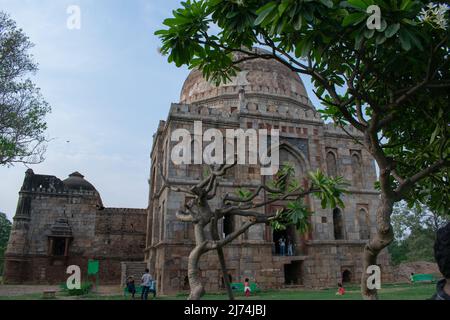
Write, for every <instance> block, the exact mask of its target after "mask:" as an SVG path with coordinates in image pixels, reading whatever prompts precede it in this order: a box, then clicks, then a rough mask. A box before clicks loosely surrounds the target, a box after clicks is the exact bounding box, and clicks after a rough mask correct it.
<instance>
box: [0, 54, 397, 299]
mask: <svg viewBox="0 0 450 320" xmlns="http://www.w3.org/2000/svg"><path fill="white" fill-rule="evenodd" d="M238 58H239V57H238ZM240 69H241V71H240V72H239V73H238V74H237V76H236V77H234V78H233V79H232V81H230V82H229V83H227V84H222V85H220V86H219V87H216V86H214V85H213V84H211V83H209V82H208V81H206V80H205V79H203V77H202V74H201V73H200V72H199V71H197V70H194V71H192V72H191V73H190V75H189V76H188V78H187V79H186V81H185V83H184V86H183V89H182V92H181V96H180V102H179V103H176V104H172V105H171V107H170V111H169V114H168V118H167V120H166V121H161V122H160V125H159V127H158V130H157V132H156V133H155V135H154V140H153V146H152V151H151V171H150V172H151V175H150V179H149V186H150V190H149V205H148V209H145V210H144V209H114V208H104V207H103V204H102V200H101V197H100V194H99V192H98V191H97V190H96V188H95V187H94V186H93V185H92V184H91V183H89V182H88V181H87V180H86V179H84V177H83V176H82V175H81V174H80V173H78V172H75V173H73V174H71V175H70V176H69V178H68V179H66V180H64V181H61V180H60V179H58V178H56V177H54V176H45V175H37V174H34V172H33V171H31V170H29V171H27V173H26V176H25V179H24V183H23V187H22V189H21V190H20V193H19V195H20V197H19V203H18V207H17V212H16V215H15V217H14V224H13V228H12V233H11V237H10V242H9V245H8V249H7V253H6V260H5V274H4V279H5V282H6V283H24V282H33V283H58V282H61V281H63V280H64V279H66V278H67V275H66V274H65V270H66V268H67V266H68V265H71V264H76V265H80V266H81V267H82V270H86V265H87V261H88V260H89V259H96V260H100V280H101V281H102V282H101V283H118V282H119V281H120V280H121V279H122V281H123V279H125V278H126V276H128V275H134V276H136V277H139V276H140V275H141V274H142V272H143V269H144V268H145V267H146V266H147V267H149V268H150V270H151V274H152V275H153V277H154V278H155V279H156V280H157V290H158V292H159V294H173V293H177V292H180V291H183V290H187V289H188V288H189V284H188V278H187V265H188V264H187V262H188V256H189V253H190V251H191V250H192V248H193V245H194V235H193V226H192V224H190V223H184V222H181V221H178V220H177V219H176V212H177V211H178V210H180V209H182V208H183V207H184V205H185V204H186V203H187V202H189V201H190V200H191V199H190V198H189V197H187V196H186V195H185V194H182V193H176V192H173V191H171V190H169V189H168V188H163V183H162V177H161V175H160V172H159V168H161V170H162V172H163V174H164V175H165V176H166V177H167V179H168V180H169V181H170V182H171V184H174V185H180V186H190V185H193V184H195V183H197V182H198V181H199V179H201V177H202V175H203V173H204V169H205V167H204V166H203V165H201V164H192V165H186V164H183V165H175V164H174V163H173V162H172V161H171V150H172V148H173V146H174V145H175V144H176V143H177V142H176V141H171V136H172V133H173V132H174V131H175V130H177V129H186V130H188V131H189V132H191V133H192V134H194V122H196V121H201V122H202V125H203V130H207V129H208V128H214V129H218V130H220V131H221V132H224V133H225V131H226V130H227V129H243V130H248V129H257V130H258V129H267V130H269V131H270V130H271V129H278V130H279V132H280V152H279V153H280V163H284V162H289V163H290V164H291V165H292V166H293V167H294V168H295V173H296V177H297V178H298V180H299V181H302V180H303V179H304V178H305V177H306V175H307V172H308V171H313V170H314V171H315V170H317V169H320V170H322V171H323V172H326V173H328V175H330V176H343V177H344V178H346V179H347V180H348V181H350V182H351V186H350V188H349V191H350V193H349V194H347V195H345V197H344V203H345V208H344V209H341V208H335V209H326V210H323V209H322V208H321V205H320V203H319V202H318V201H317V200H316V199H315V198H313V197H309V198H307V199H306V203H307V204H308V205H309V207H310V209H311V210H312V211H314V212H315V213H314V215H313V216H312V217H311V221H310V222H311V229H310V232H309V233H308V234H299V233H298V232H297V231H296V230H295V229H294V228H288V229H287V230H285V231H283V232H275V231H273V230H272V229H271V228H270V227H268V226H265V225H255V226H253V227H252V228H251V229H249V230H248V231H247V232H246V233H245V234H243V235H242V236H240V237H239V238H238V239H236V240H235V241H233V242H232V243H231V244H230V245H228V246H227V247H226V248H225V255H226V261H227V265H228V268H229V273H230V274H229V276H230V279H231V281H232V282H241V281H243V279H245V278H246V277H248V278H250V279H251V281H252V282H256V283H257V284H258V286H259V287H261V288H263V289H269V288H281V287H285V286H288V287H296V286H305V287H315V288H317V287H335V286H336V285H337V283H338V282H341V281H343V282H353V283H357V282H359V279H360V277H361V273H362V271H363V270H362V261H361V259H362V255H361V253H362V251H363V247H364V245H365V244H366V242H367V241H368V239H369V238H370V237H371V236H372V235H373V234H374V233H375V231H376V222H375V211H376V208H377V203H378V199H379V195H378V193H377V192H376V190H374V182H375V181H376V170H375V163H374V161H373V159H372V158H371V157H370V155H369V154H368V153H367V151H366V150H364V149H362V147H361V145H359V144H358V143H356V142H355V140H354V139H352V138H351V137H350V136H349V135H348V134H347V133H346V132H344V131H342V130H340V129H337V128H335V127H334V126H333V125H331V124H325V123H324V122H323V121H322V119H321V117H320V116H319V114H318V112H317V111H316V109H315V108H314V106H313V104H312V102H311V100H310V99H309V98H308V95H307V92H306V90H305V86H304V84H303V82H302V79H301V78H300V77H299V75H298V74H296V73H294V72H292V71H291V70H290V69H289V68H287V67H286V66H284V65H283V64H281V63H279V62H276V61H274V60H264V59H257V60H248V61H245V62H243V63H241V65H240ZM346 131H347V132H348V133H350V134H352V135H353V136H355V137H358V132H357V131H356V130H353V129H352V128H351V127H349V128H347V130H346ZM224 136H225V134H224ZM265 179H266V176H262V175H261V174H260V167H259V166H258V165H238V166H236V167H235V168H233V169H232V170H230V172H229V173H228V174H227V175H226V176H225V177H223V178H222V179H221V182H220V185H219V190H218V196H217V198H216V199H214V200H213V201H212V202H214V201H216V202H219V201H220V200H221V196H223V195H224V194H225V193H232V192H233V191H234V190H235V188H236V187H237V186H245V187H247V188H248V189H252V188H254V187H255V186H259V185H260V184H263V183H265V182H266V180H265ZM143 192H144V191H143ZM284 204H285V203H282V202H280V203H276V204H273V205H270V206H267V207H265V208H263V209H262V210H263V211H262V212H266V213H270V212H273V211H274V210H277V209H278V208H280V207H282V206H283V205H284ZM212 205H214V203H212ZM241 219H243V218H235V219H234V220H231V219H230V220H226V221H221V227H222V231H223V235H227V234H229V233H231V232H232V231H233V229H234V228H235V227H236V226H238V225H239V224H240V223H242V220H241ZM280 239H286V240H289V241H290V242H291V243H292V244H293V252H292V253H293V254H292V255H290V256H287V255H281V254H280V253H281V252H280V246H279V240H280ZM379 261H380V266H381V267H382V277H383V280H384V281H390V280H391V279H392V277H391V269H390V263H389V256H388V254H387V253H383V254H382V255H381V256H380V258H379ZM200 268H201V270H202V277H203V278H204V281H205V283H206V289H207V290H208V291H218V290H221V289H223V285H224V281H223V279H222V274H221V272H220V267H219V263H218V259H217V257H216V254H215V253H210V254H208V255H207V256H205V257H203V259H202V261H201V265H200Z"/></svg>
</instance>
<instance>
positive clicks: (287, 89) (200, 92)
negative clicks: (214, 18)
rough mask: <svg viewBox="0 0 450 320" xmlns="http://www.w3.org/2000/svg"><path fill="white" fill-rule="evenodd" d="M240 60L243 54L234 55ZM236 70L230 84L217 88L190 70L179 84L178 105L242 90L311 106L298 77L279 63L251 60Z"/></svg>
mask: <svg viewBox="0 0 450 320" xmlns="http://www.w3.org/2000/svg"><path fill="white" fill-rule="evenodd" d="M257 50H261V49H257ZM242 57H243V55H241V56H239V55H236V58H237V59H239V58H242ZM239 68H240V69H241V71H240V72H238V74H237V76H236V77H233V78H232V80H231V82H228V83H225V84H221V85H220V86H219V87H216V86H215V85H214V83H211V82H208V81H206V80H205V79H204V78H203V76H202V73H201V72H200V71H199V70H196V69H194V70H193V71H192V72H191V73H190V74H189V76H188V77H187V79H186V81H185V83H184V85H183V89H182V91H181V97H180V103H185V104H190V103H195V102H200V101H204V100H208V99H211V98H215V97H218V96H223V95H232V94H236V93H238V92H239V91H240V90H241V89H244V90H245V92H246V93H257V94H264V95H269V96H278V97H284V98H290V99H294V100H296V101H298V102H301V103H303V104H306V105H310V106H311V103H310V101H309V99H308V95H307V93H306V89H305V86H304V84H303V81H302V80H301V79H300V77H299V75H298V74H297V73H296V72H293V71H292V70H291V69H289V68H288V67H287V66H285V65H283V64H282V63H281V62H278V61H276V60H274V59H255V60H248V61H244V62H242V63H240V64H239Z"/></svg>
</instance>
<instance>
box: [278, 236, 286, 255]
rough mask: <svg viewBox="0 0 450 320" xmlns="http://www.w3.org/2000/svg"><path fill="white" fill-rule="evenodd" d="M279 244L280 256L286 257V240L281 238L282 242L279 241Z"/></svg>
mask: <svg viewBox="0 0 450 320" xmlns="http://www.w3.org/2000/svg"><path fill="white" fill-rule="evenodd" d="M278 243H279V245H280V255H282V256H284V255H286V240H285V239H284V238H280V240H278Z"/></svg>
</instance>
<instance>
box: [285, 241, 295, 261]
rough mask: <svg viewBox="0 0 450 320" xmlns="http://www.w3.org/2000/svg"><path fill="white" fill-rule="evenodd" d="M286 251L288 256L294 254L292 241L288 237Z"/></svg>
mask: <svg viewBox="0 0 450 320" xmlns="http://www.w3.org/2000/svg"><path fill="white" fill-rule="evenodd" d="M287 252H288V256H291V257H292V256H293V255H294V243H293V242H292V240H290V239H289V240H288V246H287Z"/></svg>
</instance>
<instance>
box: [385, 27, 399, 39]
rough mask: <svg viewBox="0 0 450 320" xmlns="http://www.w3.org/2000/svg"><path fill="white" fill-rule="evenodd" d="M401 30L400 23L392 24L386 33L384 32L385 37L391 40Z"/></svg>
mask: <svg viewBox="0 0 450 320" xmlns="http://www.w3.org/2000/svg"><path fill="white" fill-rule="evenodd" d="M399 29H400V23H395V24H391V25H390V26H388V27H387V28H386V31H385V32H384V35H385V36H386V38H391V37H392V36H393V35H395V34H396V33H397V31H398V30H399Z"/></svg>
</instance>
